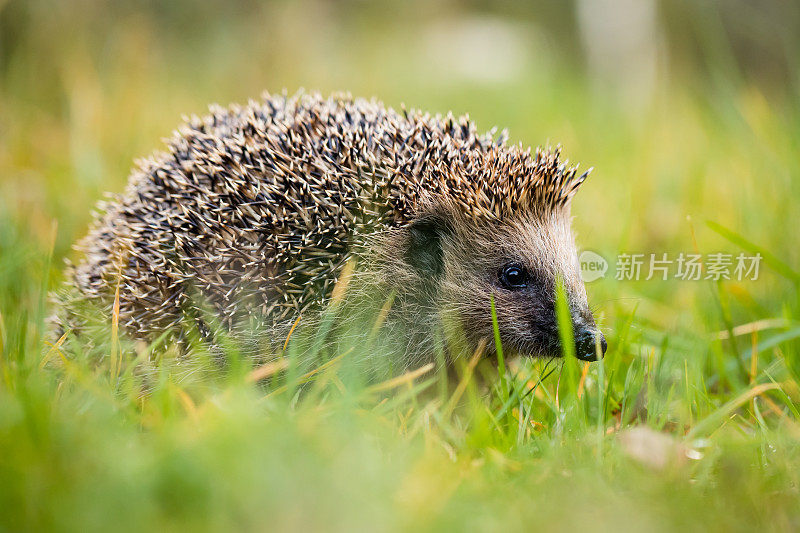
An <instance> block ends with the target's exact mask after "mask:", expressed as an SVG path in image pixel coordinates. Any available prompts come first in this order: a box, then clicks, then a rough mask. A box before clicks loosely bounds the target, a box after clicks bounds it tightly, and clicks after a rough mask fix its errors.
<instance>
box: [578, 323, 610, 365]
mask: <svg viewBox="0 0 800 533" xmlns="http://www.w3.org/2000/svg"><path fill="white" fill-rule="evenodd" d="M598 344H599V345H600V356H601V357H602V356H603V355H605V353H606V349H607V348H608V343H607V342H606V338H605V336H604V335H603V334H602V332H600V330H598V329H596V328H591V327H590V328H583V329H579V330H577V331H576V332H575V356H576V357H577V358H578V359H580V360H581V361H596V360H597V348H598Z"/></svg>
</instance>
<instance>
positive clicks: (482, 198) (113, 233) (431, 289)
mask: <svg viewBox="0 0 800 533" xmlns="http://www.w3.org/2000/svg"><path fill="white" fill-rule="evenodd" d="M588 174H589V172H588V171H587V172H583V173H579V172H578V167H577V166H570V165H569V164H568V161H562V159H561V157H560V147H557V148H555V149H539V148H537V149H536V150H535V151H533V153H532V152H531V149H530V148H528V149H524V148H523V147H522V145H509V144H508V143H507V135H506V133H505V131H503V132H502V133H500V134H499V135H498V134H497V130H491V131H490V132H488V133H485V134H479V133H478V131H477V128H476V126H475V124H474V123H473V122H472V121H471V120H470V119H469V117H468V116H462V117H454V116H453V115H452V114H447V115H445V116H442V115H435V116H434V115H431V114H428V113H423V112H421V111H416V110H406V109H405V107H401V108H400V110H399V111H395V110H394V109H392V108H389V107H386V106H384V105H383V104H382V103H381V102H379V101H377V100H374V99H373V100H366V99H360V98H353V97H352V96H350V95H349V94H335V95H333V96H330V97H327V98H326V97H323V96H321V95H320V94H308V93H299V94H296V95H294V96H287V95H286V94H285V93H284V94H281V95H271V94H264V95H263V96H262V97H261V98H260V99H259V100H257V101H253V100H251V101H250V102H249V103H248V104H247V105H243V106H240V105H231V106H230V107H227V108H222V107H219V106H212V107H211V108H210V114H208V115H207V116H204V117H196V116H193V117H190V118H187V119H186V123H185V125H183V126H182V127H180V128H179V129H178V130H177V131H176V132H175V133H174V134H173V136H172V138H171V139H170V140H168V149H167V150H166V151H164V152H158V153H156V154H154V155H153V156H152V157H150V158H148V159H145V160H140V161H137V164H136V168H135V170H134V171H133V172H132V174H131V176H130V179H129V183H128V186H127V188H126V190H125V191H124V193H123V194H121V195H119V196H112V197H111V199H110V200H107V201H104V202H102V203H101V204H100V205H99V209H98V211H97V212H96V213H95V222H94V223H93V225H92V226H91V229H90V231H89V234H88V236H87V237H86V238H85V239H84V240H82V241H81V242H80V243H79V245H78V246H77V248H78V249H79V250H80V251H81V252H82V253H83V257H82V259H81V260H80V261H79V262H78V263H77V264H70V266H69V267H68V273H67V282H66V288H65V289H64V290H62V291H61V292H60V294H59V295H58V296H57V297H56V300H57V301H58V305H59V311H58V312H57V318H56V322H57V324H58V327H59V328H60V331H64V332H65V331H67V330H69V331H71V332H72V333H73V334H74V335H76V336H78V337H79V336H80V335H81V332H82V331H83V330H85V329H86V327H87V323H88V322H89V321H90V320H89V318H88V317H87V312H86V311H85V309H86V308H85V307H82V304H83V303H86V302H88V303H90V304H92V306H93V307H92V308H93V309H98V310H99V314H100V315H102V316H109V315H111V313H112V311H115V312H116V313H117V316H118V319H119V325H120V328H121V329H122V330H123V331H125V332H126V334H127V335H129V336H130V337H131V338H134V339H142V340H145V341H153V340H154V339H156V338H162V339H163V338H164V336H165V335H166V336H167V338H168V339H170V340H171V341H174V342H176V343H178V344H181V343H182V342H184V341H185V340H186V338H187V336H188V335H189V332H190V331H197V332H199V333H200V334H201V336H202V337H203V338H207V339H210V338H212V337H213V335H214V333H213V331H214V327H212V325H211V323H210V322H214V323H215V324H217V326H218V327H220V328H224V329H226V330H228V331H233V330H235V328H236V327H237V324H242V323H246V322H248V320H249V321H251V322H252V321H253V320H255V321H256V322H257V323H258V324H263V325H265V327H266V328H267V331H268V332H271V335H272V336H273V337H276V339H275V342H279V341H278V340H277V337H278V335H277V334H276V333H275V332H278V331H283V332H285V331H286V327H287V325H289V324H292V325H296V323H297V321H298V320H300V318H301V317H312V316H319V314H320V312H321V311H322V310H324V309H325V308H326V306H328V305H329V303H330V301H331V298H332V293H333V292H334V291H333V289H334V287H335V286H336V284H337V280H340V278H343V277H345V275H346V274H347V273H348V272H350V273H356V274H354V275H351V276H349V277H348V279H350V282H349V285H351V286H356V287H359V286H360V287H361V291H360V293H361V294H364V295H369V296H371V297H373V298H374V299H375V300H376V301H378V302H379V301H380V300H384V299H388V300H391V305H390V306H389V307H388V309H389V311H388V315H387V317H386V320H385V322H384V324H385V325H386V327H387V328H390V327H393V328H394V329H396V330H398V331H399V330H402V331H405V332H406V333H405V334H404V335H405V338H404V339H400V340H399V344H398V345H399V346H404V349H405V350H406V351H408V352H409V353H413V354H414V355H413V356H408V360H412V359H413V360H421V359H424V358H426V357H427V358H431V357H432V351H433V349H434V348H433V346H432V345H433V343H432V342H431V340H430V339H432V338H433V333H434V330H435V329H437V328H441V329H442V330H443V331H456V330H457V331H458V332H459V334H460V335H461V336H462V337H463V339H462V341H463V342H464V343H465V345H466V346H467V347H469V348H471V349H477V347H478V346H481V345H483V346H486V345H487V344H488V343H487V342H486V341H487V340H489V339H491V338H492V335H493V333H494V323H495V322H494V320H493V318H492V313H491V309H492V306H494V309H495V313H496V314H495V316H496V324H497V328H498V330H499V334H500V339H501V341H502V343H503V347H504V348H505V349H506V350H513V351H514V353H516V354H519V355H521V356H531V357H537V356H544V357H559V356H561V355H562V354H563V353H564V350H563V349H562V346H561V342H560V336H559V328H558V320H557V318H556V292H557V289H556V287H557V286H563V288H564V293H565V295H566V296H567V302H568V305H569V310H570V313H571V317H572V326H573V331H574V340H575V341H574V342H575V353H576V355H577V357H578V358H580V359H583V360H594V359H595V358H596V357H598V356H600V355H602V353H604V352H605V350H606V341H605V338H604V337H603V335H602V333H601V332H600V331H599V330H598V328H597V326H596V324H595V320H594V317H593V315H592V312H591V310H590V308H589V306H588V303H587V296H586V291H585V288H584V285H583V282H582V280H581V276H580V268H579V264H578V259H577V252H576V246H575V241H574V237H573V234H572V231H571V215H570V204H571V199H572V198H573V196H574V195H575V193H576V191H577V190H578V188H579V187H580V185H581V184H582V183H583V182H584V180H585V179H586V177H587V176H588ZM348 290H349V289H348ZM354 293H359V291H358V290H356V289H354ZM345 299H346V300H347V299H349V296H348V297H346V298H345ZM201 308H203V309H207V310H210V314H211V316H212V317H213V320H209V319H208V318H207V317H208V316H209V313H203V312H200V311H201ZM443 324H444V326H443ZM400 326H402V327H400ZM445 326H446V327H445ZM268 334H269V333H268ZM487 352H488V350H487Z"/></svg>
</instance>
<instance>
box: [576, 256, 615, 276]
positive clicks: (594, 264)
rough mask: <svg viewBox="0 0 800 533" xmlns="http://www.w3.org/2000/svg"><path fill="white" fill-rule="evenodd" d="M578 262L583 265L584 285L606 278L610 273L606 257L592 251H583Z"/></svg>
mask: <svg viewBox="0 0 800 533" xmlns="http://www.w3.org/2000/svg"><path fill="white" fill-rule="evenodd" d="M578 261H579V262H580V264H581V278H582V279H583V281H584V283H589V282H591V281H595V280H598V279H600V278H602V277H605V275H606V272H608V261H606V259H605V257H603V256H602V255H600V254H598V253H596V252H592V251H591V250H584V251H582V252H581V255H580V256H578Z"/></svg>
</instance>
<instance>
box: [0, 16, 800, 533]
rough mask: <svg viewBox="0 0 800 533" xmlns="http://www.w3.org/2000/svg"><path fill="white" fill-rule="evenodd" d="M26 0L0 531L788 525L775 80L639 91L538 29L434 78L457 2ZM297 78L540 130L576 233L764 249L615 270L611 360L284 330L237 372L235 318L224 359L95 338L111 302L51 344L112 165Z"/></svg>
mask: <svg viewBox="0 0 800 533" xmlns="http://www.w3.org/2000/svg"><path fill="white" fill-rule="evenodd" d="M19 5H21V4H17V3H13V4H10V6H7V7H6V8H5V9H6V11H3V5H2V2H0V16H3V15H4V14H5V15H6V16H11V15H14V14H15V13H16V15H15V16H17V15H19V13H18V11H19ZM30 5H31V6H33V7H32V8H31V10H32V11H31V13H29V14H28V15H29V16H28V17H27V18H26V17H21V16H20V17H18V18H15V19H13V20H14V21H16V23H17V24H16V25H11V26H13V27H14V28H17V30H16V31H17V32H18V34H17V35H16V37H15V40H14V46H13V47H10V48H7V49H5V51H4V55H3V56H2V57H3V59H4V61H5V62H4V64H3V65H2V77H1V78H0V83H1V85H0V89H1V90H0V110H2V114H0V135H1V136H0V530H9V531H11V530H41V529H46V530H52V529H56V530H81V531H85V530H107V529H111V528H114V529H125V530H142V529H146V528H151V529H159V530H160V529H174V530H178V529H180V530H185V529H189V528H194V529H199V530H222V529H232V528H239V529H255V530H280V529H283V530H286V529H291V530H346V531H353V530H368V531H373V530H442V529H444V530H459V531H460V530H480V531H484V530H505V531H509V530H526V531H527V530H531V529H542V530H579V529H588V528H592V529H599V530H614V531H619V530H647V531H653V530H655V531H661V530H663V531H671V530H679V529H680V530H708V529H712V530H720V531H723V530H724V531H730V530H753V529H757V528H763V529H767V530H796V529H797V528H800V387H799V386H798V383H799V381H798V380H799V379H800V283H799V282H798V280H800V249H799V248H798V246H797V237H796V235H795V232H796V228H797V227H799V226H800V219H799V218H798V215H797V213H798V210H797V205H798V203H800V187H798V183H800V147H799V146H798V142H800V141H798V139H800V113H798V108H797V105H796V104H795V103H793V100H792V98H787V99H785V100H784V99H781V98H780V97H775V96H773V95H768V94H765V92H763V91H762V89H760V88H759V87H758V86H756V85H754V84H752V83H750V82H748V81H745V80H743V79H740V78H738V77H736V76H732V75H731V76H729V77H725V76H726V73H725V72H724V71H722V70H719V71H717V74H715V77H714V78H712V79H711V80H698V79H691V80H687V78H686V77H681V75H682V74H680V73H675V74H674V75H673V76H672V77H669V78H666V79H665V80H664V83H663V84H661V85H659V88H657V89H656V90H655V92H654V93H653V94H652V95H651V96H650V98H649V99H648V100H647V103H646V105H644V106H642V107H640V108H636V109H631V108H630V107H629V106H628V105H627V103H626V101H625V100H624V99H620V98H619V97H618V96H617V95H615V93H614V92H613V91H611V90H609V89H607V88H603V87H598V86H597V85H595V84H594V83H593V82H591V81H590V80H589V79H588V75H587V73H586V72H584V71H583V70H581V69H580V68H577V67H575V63H571V62H569V61H566V60H565V61H564V65H560V64H559V61H550V62H548V61H546V60H545V59H543V55H542V54H531V57H530V58H529V59H528V61H527V62H525V63H524V64H522V65H521V67H520V68H519V69H518V71H517V72H516V73H515V75H514V77H511V78H509V79H505V80H501V81H493V82H491V83H486V82H481V81H475V80H473V79H468V78H464V79H461V78H459V77H458V76H459V74H458V73H457V72H452V73H451V72H444V73H440V74H438V75H437V73H436V72H432V71H430V70H426V68H425V67H424V66H422V65H423V64H424V61H423V60H424V59H425V53H424V52H425V50H424V49H420V50H417V48H415V46H416V44H414V43H415V42H416V41H415V40H414V39H411V43H409V36H408V35H407V32H408V31H409V30H408V28H410V27H415V25H417V26H419V27H422V28H424V27H426V26H425V25H426V24H428V23H429V22H430V21H435V20H437V17H441V16H444V15H446V16H448V17H455V16H457V15H459V13H445V14H444V15H443V14H442V13H440V12H438V11H436V10H435V9H433V8H430V9H429V8H423V7H420V6H417V8H419V10H420V12H419V13H415V12H413V11H414V10H413V9H411V8H409V10H408V11H402V10H401V12H400V13H399V14H397V17H398V18H397V20H391V21H390V20H386V17H382V16H378V15H376V14H375V13H372V12H371V11H369V8H366V7H364V8H363V9H364V13H356V12H350V15H349V16H348V17H341V18H338V19H335V20H333V19H331V18H330V17H326V16H323V15H324V13H323V14H322V15H320V14H319V13H317V12H316V11H313V10H310V11H308V13H312V14H313V16H314V17H316V18H315V19H314V21H315V24H317V25H318V27H321V28H322V29H323V30H324V31H317V32H314V33H313V34H312V35H310V36H308V38H307V39H298V38H297V35H298V32H301V31H302V29H303V22H302V21H303V20H304V15H303V13H304V12H303V10H302V9H301V8H296V7H290V6H280V7H276V8H274V9H273V8H269V9H268V8H263V9H258V10H255V14H254V15H251V14H250V13H246V12H242V13H239V12H232V13H226V14H225V16H222V17H219V19H216V18H215V17H213V16H211V15H210V14H209V13H205V15H203V13H201V14H199V15H197V14H196V13H195V12H194V11H193V10H192V9H189V7H187V6H185V5H184V6H183V8H182V9H183V11H181V10H180V9H179V10H178V11H176V12H175V13H173V12H172V11H170V10H169V9H167V8H163V9H162V10H161V11H159V10H158V9H156V8H152V6H151V8H149V9H148V10H143V11H141V12H134V11H133V10H131V11H125V10H123V9H122V8H116V9H117V10H118V11H107V10H106V9H105V8H103V7H102V6H101V4H100V3H92V2H88V3H87V4H86V5H85V6H84V9H82V10H79V9H75V10H72V9H68V8H67V7H65V6H62V5H52V6H51V5H49V4H48V3H45V2H31V3H30ZM12 8H13V10H12ZM208 9H211V8H208ZM15 10H16V11H15ZM298 10H299V11H298ZM314 13H316V14H314ZM195 16H196V17H197V20H195V19H194V18H192V17H195ZM309 16H312V15H309ZM183 17H189V18H187V19H186V20H184V18H183ZM331 20H332V21H331ZM199 21H200V22H199ZM209 21H210V22H209ZM326 21H327V22H326ZM326 24H327V25H326ZM320 25H321V26H320ZM11 26H9V25H6V26H4V27H11ZM434 26H435V24H434ZM435 28H436V31H443V30H442V29H441V27H439V26H435ZM266 30H269V31H268V32H267V31H266ZM265 34H268V35H269V36H270V37H269V39H265V37H264V35H265ZM4 42H5V41H4ZM531 46H533V45H531ZM354 49H355V50H359V51H362V52H363V53H351V52H348V51H349V50H354ZM242 50H247V53H242ZM537 50H538V49H537ZM540 51H541V50H540ZM724 52H725V49H724V47H722V48H720V46H719V43H718V42H717V43H716V44H715V54H717V56H715V57H717V59H718V60H719V64H721V65H722V64H726V63H727V62H729V60H730V58H722V59H719V54H724ZM720 68H721V67H720ZM301 85H302V86H306V87H308V88H318V89H320V90H322V91H323V92H326V91H330V90H335V89H347V90H350V91H352V92H353V93H355V94H361V95H368V96H369V95H377V96H379V97H381V98H383V99H384V100H386V101H387V102H388V103H390V104H392V105H399V103H400V102H401V101H404V102H406V103H407V104H408V105H409V106H417V107H423V108H425V109H430V110H433V111H447V110H448V109H453V110H454V111H456V112H469V113H470V114H471V115H472V117H473V118H475V119H476V120H477V121H478V123H479V125H482V126H484V127H486V128H487V129H488V128H489V127H491V126H493V125H501V126H504V127H508V128H509V129H510V132H511V138H512V140H514V141H522V142H523V143H524V144H533V145H536V144H541V143H545V142H548V141H551V142H556V141H558V142H561V143H562V144H563V145H564V149H565V152H566V154H567V155H568V156H570V158H572V159H574V160H580V161H582V162H583V166H584V167H588V166H594V167H595V171H594V172H593V174H592V176H591V178H590V179H589V181H588V182H587V183H586V185H585V186H584V188H583V190H582V191H581V192H580V193H579V195H578V196H577V197H576V200H575V204H574V206H573V213H574V214H575V216H576V218H575V223H574V225H575V228H576V231H577V233H578V240H579V244H581V245H583V246H584V247H586V248H589V249H592V250H595V251H597V252H599V253H601V254H602V255H604V256H605V257H607V258H612V257H613V256H614V255H616V254H617V253H621V252H627V253H635V252H642V253H657V254H660V253H662V252H668V253H669V254H670V255H671V256H674V255H677V254H678V253H680V252H685V253H693V252H694V251H695V250H697V251H698V252H699V253H702V254H709V253H713V252H718V251H725V252H730V253H739V252H746V253H756V252H758V253H761V254H762V256H763V257H764V262H763V263H762V271H761V275H760V277H759V279H758V280H757V281H742V282H738V281H735V280H731V281H722V282H718V283H717V282H712V281H697V282H681V281H676V280H668V281H660V280H651V281H638V282H628V281H617V280H615V279H613V278H614V276H613V266H612V272H611V274H612V275H610V276H607V277H606V278H605V279H603V280H600V281H596V282H593V283H591V284H589V285H588V286H587V289H588V292H589V298H590V302H591V304H592V305H593V306H594V307H595V308H596V309H597V314H598V317H599V319H600V322H601V325H602V328H603V330H604V332H605V333H606V336H607V338H608V343H609V352H608V354H607V357H606V358H605V359H604V360H603V361H602V362H599V363H593V364H589V365H585V364H583V363H581V362H579V361H577V360H575V359H567V360H565V361H563V364H562V363H561V362H558V363H550V364H548V362H547V361H517V360H508V356H509V354H507V353H506V354H502V351H501V346H499V344H495V345H494V346H492V348H493V349H496V350H497V353H498V357H499V358H503V359H505V360H506V363H507V367H506V368H505V369H504V371H503V372H498V371H497V369H495V368H493V367H492V366H491V365H488V364H484V363H480V362H477V361H472V360H469V358H467V359H464V360H461V361H459V364H457V365H456V366H457V367H458V368H457V370H458V371H457V372H456V373H455V374H456V375H457V376H459V377H458V382H456V383H453V382H450V383H444V379H446V378H449V379H452V377H453V376H452V375H451V376H438V375H436V374H435V373H432V372H422V371H421V372H420V373H419V374H418V375H410V376H406V378H404V379H401V380H399V381H392V382H384V383H379V384H375V383H368V382H365V380H364V379H363V378H362V374H363V373H362V366H361V363H359V360H361V359H363V358H364V357H365V356H366V357H368V356H369V353H363V351H364V349H363V348H362V349H361V351H359V350H358V349H354V350H350V351H348V350H347V349H346V348H342V349H341V351H340V352H336V353H334V352H329V351H326V350H325V349H321V353H320V354H319V361H318V362H317V363H308V362H304V361H301V360H300V359H299V358H298V357H296V348H295V347H294V346H295V345H294V344H293V343H292V342H291V341H290V342H289V345H288V347H287V352H286V354H285V355H286V357H287V363H286V365H287V366H286V368H266V369H264V368H262V369H260V370H256V372H259V373H260V374H261V375H262V377H263V376H264V375H266V377H263V379H260V380H258V381H257V382H255V381H254V379H253V375H254V374H252V372H254V369H253V368H252V365H251V364H250V363H249V362H248V361H246V360H243V359H242V358H240V357H239V356H238V355H237V350H236V339H231V346H230V349H229V350H228V358H229V361H228V364H227V366H226V369H225V370H222V369H221V367H220V365H219V364H217V363H215V362H213V361H212V360H210V359H209V358H208V357H207V356H206V355H204V354H203V353H202V350H200V351H198V352H197V353H196V354H194V357H193V358H192V362H191V363H187V362H186V361H182V360H179V359H177V358H175V357H174V355H172V354H171V352H168V353H167V354H163V355H159V356H154V355H152V354H150V353H149V352H148V350H147V348H146V347H142V346H137V345H130V344H127V343H125V342H122V343H120V344H119V346H118V348H113V349H112V347H111V346H112V345H113V344H114V337H113V334H112V317H110V316H109V317H99V318H100V319H101V320H105V321H106V322H107V328H106V330H105V331H104V332H103V333H102V336H101V338H99V339H97V340H98V341H99V342H98V344H99V348H98V349H97V350H95V351H96V353H99V354H100V355H101V356H102V357H101V358H100V359H99V360H98V359H97V358H96V357H94V356H93V355H92V354H88V353H72V352H66V353H64V354H63V356H64V358H63V359H62V354H60V353H59V351H58V350H51V348H50V347H49V346H48V345H47V344H46V343H45V338H46V337H45V332H44V320H45V317H46V316H47V313H48V312H49V309H48V308H47V305H46V300H45V296H46V293H47V291H48V290H51V289H53V288H55V287H57V286H58V284H59V283H60V282H61V281H62V276H61V261H62V258H64V257H68V256H69V257H75V255H74V253H73V252H71V251H70V249H69V247H70V245H71V244H72V243H73V242H74V241H75V240H76V239H77V238H79V237H80V236H81V235H82V234H83V233H84V232H85V231H86V224H87V223H88V221H89V218H90V217H89V214H90V212H91V209H92V206H93V204H94V202H95V201H96V200H97V199H99V198H100V196H101V192H102V191H105V190H111V191H119V190H121V189H122V187H123V186H124V181H125V178H126V175H127V172H128V169H129V167H130V164H131V160H132V159H133V158H134V157H140V156H143V155H145V154H147V153H148V152H150V151H152V150H153V149H154V148H156V147H157V146H158V139H159V138H160V137H163V136H165V135H167V134H168V132H169V131H170V129H171V128H173V127H174V126H176V125H177V124H178V122H179V120H180V115H181V114H183V113H201V112H203V110H204V108H205V105H206V104H207V103H209V102H212V101H220V102H223V103H224V102H228V101H234V100H238V101H243V100H246V99H247V98H248V97H253V96H255V95H257V94H258V93H259V92H260V91H261V90H263V89H265V88H267V89H270V90H280V89H281V88H283V87H288V88H289V90H294V89H295V88H296V87H298V86H301ZM794 101H796V98H794ZM486 312H487V315H489V314H490V313H491V312H492V310H491V309H487V310H486ZM323 344H324V343H323ZM112 354H113V355H114V356H113V357H112ZM501 354H502V355H501ZM95 355H96V354H95ZM45 359H49V360H51V362H50V363H49V364H44V361H45ZM112 359H113V362H112ZM325 361H328V363H325ZM309 373H312V374H310V375H309ZM641 428H646V429H647V432H642V430H641ZM637 444H640V445H641V446H637ZM642 449H643V450H644V451H641V450H642Z"/></svg>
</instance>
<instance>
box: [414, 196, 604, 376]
mask: <svg viewBox="0 0 800 533" xmlns="http://www.w3.org/2000/svg"><path fill="white" fill-rule="evenodd" d="M569 223H570V218H569V213H568V211H567V210H566V209H565V210H561V211H558V212H555V213H553V214H552V215H550V216H548V217H545V218H541V217H520V218H518V219H516V220H510V221H505V222H502V223H492V224H488V223H487V224H479V223H475V222H469V223H464V222H459V223H450V224H444V225H442V224H439V225H438V226H437V227H435V228H431V225H430V222H427V223H426V224H425V225H417V227H416V228H414V227H412V239H411V244H412V246H415V247H416V248H415V249H416V255H414V256H413V257H414V259H415V260H416V263H417V266H418V268H421V269H422V271H423V272H424V271H427V272H428V273H429V276H431V278H434V279H436V280H437V281H436V282H435V285H434V287H435V289H434V290H435V291H436V299H437V301H438V305H439V307H440V310H441V312H442V314H443V318H444V319H445V321H447V320H448V319H452V318H454V317H457V318H458V323H460V326H461V328H462V329H463V333H464V335H465V336H466V337H467V339H468V340H470V341H471V343H472V344H474V345H477V343H478V342H479V341H480V340H481V339H487V340H489V339H491V337H492V330H493V327H492V320H491V314H490V301H491V298H492V296H493V297H494V301H495V307H496V310H497V321H498V326H499V330H500V336H501V340H502V342H503V346H504V347H506V349H508V348H510V349H512V350H514V351H516V352H517V353H519V354H520V355H531V356H546V357H550V356H560V355H561V354H562V348H561V342H560V335H559V329H558V321H557V318H556V291H557V288H556V287H557V284H558V280H559V279H560V280H562V281H563V284H564V289H565V292H566V296H567V300H568V303H569V307H570V311H571V315H572V325H573V332H574V338H575V353H576V355H577V356H578V357H579V358H580V359H584V360H594V359H596V355H597V347H598V346H599V347H600V349H601V351H602V352H605V349H606V341H605V339H604V338H603V335H602V333H600V332H599V331H598V329H597V327H596V326H595V322H594V318H593V316H592V313H591V311H590V309H589V306H588V303H587V300H586V290H585V288H584V285H583V281H582V280H581V276H580V267H579V264H578V258H577V252H576V249H575V244H574V239H573V237H572V232H571V230H570V224H569ZM415 233H416V238H414V237H413V236H414V235H415Z"/></svg>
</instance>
